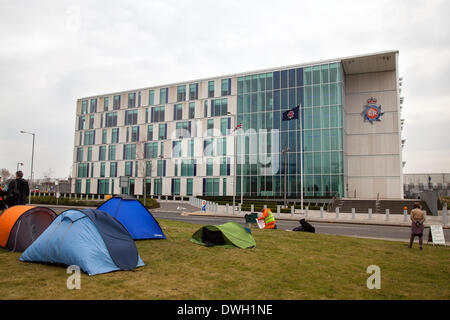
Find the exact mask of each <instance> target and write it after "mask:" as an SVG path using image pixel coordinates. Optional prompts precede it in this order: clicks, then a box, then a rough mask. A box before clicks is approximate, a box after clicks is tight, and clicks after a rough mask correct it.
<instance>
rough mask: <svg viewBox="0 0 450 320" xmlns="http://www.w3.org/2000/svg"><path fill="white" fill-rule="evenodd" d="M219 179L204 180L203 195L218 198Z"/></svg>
mask: <svg viewBox="0 0 450 320" xmlns="http://www.w3.org/2000/svg"><path fill="white" fill-rule="evenodd" d="M219 184H220V179H219V178H203V195H205V196H218V195H219Z"/></svg>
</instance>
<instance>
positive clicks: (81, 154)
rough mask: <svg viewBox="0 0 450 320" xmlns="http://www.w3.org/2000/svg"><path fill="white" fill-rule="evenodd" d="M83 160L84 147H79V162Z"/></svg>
mask: <svg viewBox="0 0 450 320" xmlns="http://www.w3.org/2000/svg"><path fill="white" fill-rule="evenodd" d="M81 161H83V148H77V162H81Z"/></svg>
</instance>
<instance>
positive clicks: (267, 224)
mask: <svg viewBox="0 0 450 320" xmlns="http://www.w3.org/2000/svg"><path fill="white" fill-rule="evenodd" d="M262 219H264V229H276V228H277V225H276V224H275V217H274V216H273V214H272V210H270V209H264V210H263V212H262V216H261V217H259V218H258V220H262Z"/></svg>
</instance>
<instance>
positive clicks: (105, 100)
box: [103, 97, 109, 111]
mask: <svg viewBox="0 0 450 320" xmlns="http://www.w3.org/2000/svg"><path fill="white" fill-rule="evenodd" d="M108 108H109V97H105V98H104V100H103V111H108Z"/></svg>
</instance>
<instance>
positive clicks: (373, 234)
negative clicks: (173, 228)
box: [152, 211, 450, 243]
mask: <svg viewBox="0 0 450 320" xmlns="http://www.w3.org/2000/svg"><path fill="white" fill-rule="evenodd" d="M152 214H153V216H154V217H155V218H157V219H170V220H176V221H183V222H190V223H195V224H202V225H205V224H222V223H225V222H228V221H234V222H237V223H239V224H241V225H242V226H246V224H245V220H244V218H241V217H214V216H195V215H187V216H182V215H181V214H179V213H173V212H163V211H153V212H152ZM311 224H312V225H313V226H314V227H315V229H316V233H323V234H332V235H341V236H352V237H360V238H371V239H383V240H395V241H405V242H408V241H409V237H410V229H409V228H407V227H400V226H399V227H396V226H376V225H362V224H361V225H360V224H344V223H328V222H327V223H318V222H312V223H311ZM299 225H300V223H299V222H298V221H288V220H277V227H278V229H280V230H292V229H293V228H295V227H297V226H299ZM444 235H445V238H446V240H447V241H448V239H450V230H449V229H445V230H444ZM427 239H428V230H427V229H425V233H424V243H426V240H427ZM416 241H417V238H416Z"/></svg>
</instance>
